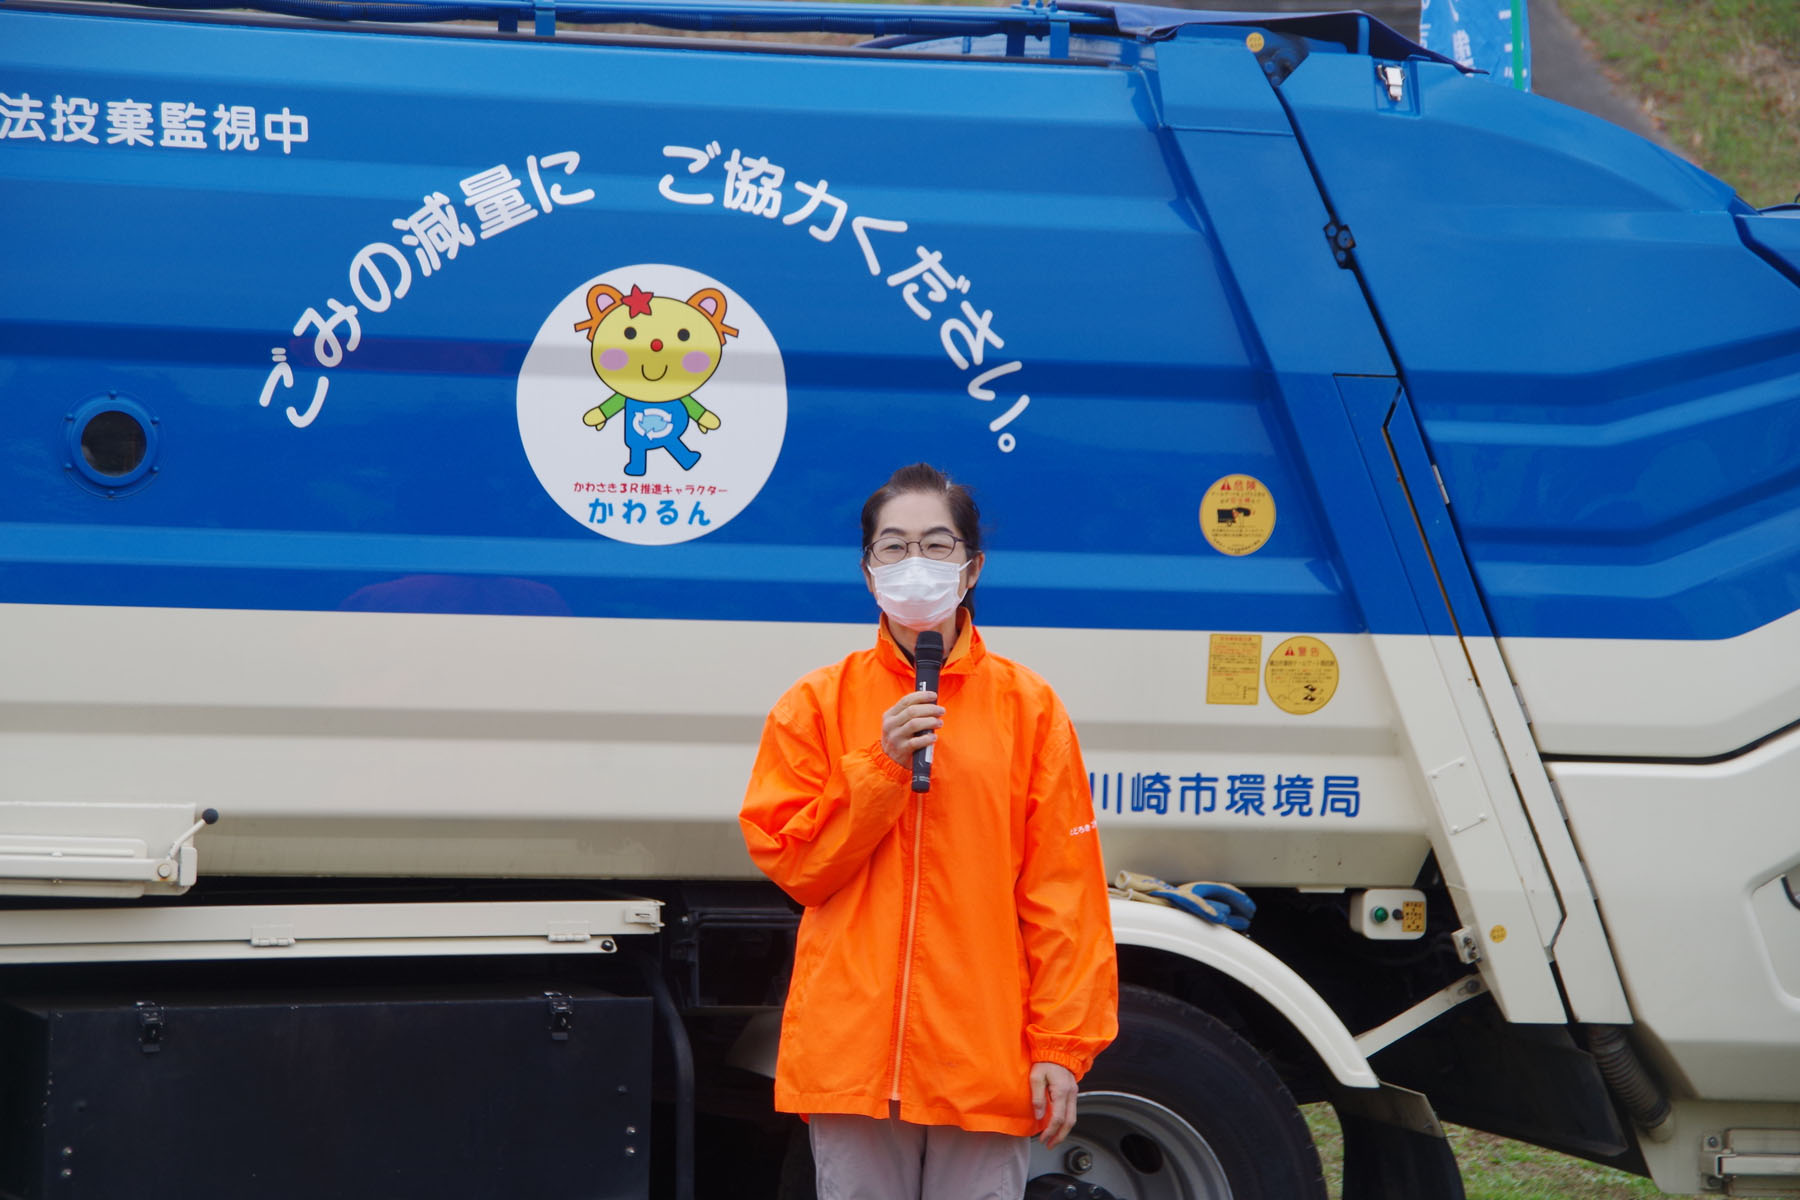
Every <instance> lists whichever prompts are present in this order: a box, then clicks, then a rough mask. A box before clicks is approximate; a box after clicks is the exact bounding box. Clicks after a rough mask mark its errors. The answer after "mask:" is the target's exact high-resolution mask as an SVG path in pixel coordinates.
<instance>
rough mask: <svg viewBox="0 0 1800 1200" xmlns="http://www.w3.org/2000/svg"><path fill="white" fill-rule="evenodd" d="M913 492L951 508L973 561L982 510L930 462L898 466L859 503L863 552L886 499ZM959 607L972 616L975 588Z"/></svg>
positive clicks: (978, 543)
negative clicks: (931, 497)
mask: <svg viewBox="0 0 1800 1200" xmlns="http://www.w3.org/2000/svg"><path fill="white" fill-rule="evenodd" d="M914 492H923V493H925V494H927V495H932V496H942V497H943V498H944V503H945V504H947V505H949V507H950V522H951V524H952V525H954V526H955V527H956V536H957V537H959V538H961V539H962V541H963V545H964V546H966V547H967V548H968V553H969V558H970V560H971V561H972V560H973V559H974V558H975V556H976V555H977V554H980V553H981V509H980V508H979V507H977V506H976V504H975V496H974V494H973V493H971V492H970V491H969V489H968V486H967V485H965V484H961V483H955V482H952V481H951V479H950V476H948V475H946V474H944V473H943V472H942V471H940V470H938V469H937V468H936V467H934V466H932V465H931V464H930V463H922V462H920V463H913V464H912V465H911V466H908V467H901V468H900V469H899V470H898V471H895V472H894V473H893V474H892V475H890V476H888V481H887V482H886V483H884V484H882V485H881V486H880V487H878V488H876V489H875V490H874V491H873V492H872V493H870V495H869V498H868V499H867V500H864V501H863V506H862V544H863V552H864V553H865V554H866V553H868V548H869V544H870V543H871V542H873V541H874V540H875V522H877V521H879V520H880V519H881V510H882V509H883V508H885V507H887V502H888V501H889V500H892V499H894V498H895V497H897V496H906V495H910V494H912V493H914ZM962 606H963V607H964V608H966V609H968V610H969V615H970V616H971V617H972V616H974V615H975V589H974V588H970V589H969V590H968V592H967V593H966V594H965V595H964V596H963V600H962Z"/></svg>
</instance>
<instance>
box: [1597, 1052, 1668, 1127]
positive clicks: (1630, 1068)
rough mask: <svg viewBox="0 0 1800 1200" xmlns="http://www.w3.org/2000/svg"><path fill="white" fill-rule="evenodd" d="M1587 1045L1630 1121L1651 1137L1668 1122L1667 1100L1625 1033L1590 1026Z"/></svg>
mask: <svg viewBox="0 0 1800 1200" xmlns="http://www.w3.org/2000/svg"><path fill="white" fill-rule="evenodd" d="M1587 1043H1588V1051H1589V1053H1591V1054H1592V1055H1593V1056H1594V1062H1595V1063H1596V1064H1597V1065H1598V1066H1599V1067H1600V1075H1601V1077H1602V1078H1604V1079H1605V1080H1606V1086H1607V1087H1608V1088H1610V1089H1611V1090H1612V1094H1613V1095H1614V1096H1617V1097H1618V1098H1619V1103H1621V1104H1623V1105H1624V1106H1625V1111H1626V1112H1628V1113H1630V1114H1631V1119H1632V1120H1633V1121H1635V1122H1636V1123H1637V1124H1638V1126H1639V1127H1640V1128H1642V1129H1643V1130H1644V1131H1645V1132H1646V1133H1649V1134H1650V1135H1651V1136H1653V1137H1654V1136H1655V1135H1656V1133H1657V1132H1658V1131H1659V1130H1660V1129H1661V1128H1662V1126H1663V1125H1664V1124H1666V1123H1667V1122H1668V1119H1669V1098H1668V1096H1667V1095H1665V1094H1664V1093H1663V1090H1662V1088H1661V1087H1660V1086H1659V1085H1658V1084H1657V1082H1656V1080H1654V1079H1652V1078H1650V1072H1649V1071H1647V1070H1645V1069H1644V1064H1643V1063H1642V1062H1640V1061H1639V1060H1638V1056H1637V1052H1636V1051H1635V1050H1633V1049H1632V1048H1631V1043H1630V1042H1629V1041H1627V1040H1626V1038H1625V1031H1624V1030H1623V1029H1621V1028H1620V1027H1619V1026H1617V1025H1589V1026H1588V1027H1587Z"/></svg>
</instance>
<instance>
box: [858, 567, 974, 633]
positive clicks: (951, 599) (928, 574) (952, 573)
mask: <svg viewBox="0 0 1800 1200" xmlns="http://www.w3.org/2000/svg"><path fill="white" fill-rule="evenodd" d="M968 565H969V564H968V563H966V562H964V563H953V562H938V561H937V560H936V559H931V558H917V557H914V558H903V559H901V560H900V561H899V562H897V563H887V564H885V565H883V566H878V567H870V568H869V578H870V579H872V580H873V581H874V583H875V602H876V603H877V604H879V605H881V611H882V612H884V613H886V614H887V615H888V619H889V620H892V621H895V622H897V623H899V624H901V625H904V626H906V628H908V629H911V630H914V631H918V630H924V629H936V628H937V627H938V626H939V625H942V624H943V623H944V618H946V617H948V616H949V615H950V614H951V613H953V612H955V611H956V606H957V605H958V604H961V603H962V598H963V591H964V589H963V586H962V572H963V568H964V567H966V566H968Z"/></svg>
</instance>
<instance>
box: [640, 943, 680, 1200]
mask: <svg viewBox="0 0 1800 1200" xmlns="http://www.w3.org/2000/svg"><path fill="white" fill-rule="evenodd" d="M638 965H639V966H641V967H642V968H643V971H644V981H645V982H646V983H647V984H649V985H650V995H651V996H652V997H654V998H655V1000H656V1010H657V1012H659V1013H661V1014H662V1019H663V1023H664V1024H666V1025H667V1026H668V1027H669V1053H670V1054H671V1055H673V1056H674V1059H675V1200H694V1048H693V1047H692V1046H691V1045H690V1044H689V1043H688V1035H687V1026H685V1025H683V1024H682V1023H681V1013H680V1012H679V1011H678V1010H677V1009H676V1007H675V998H674V997H673V996H671V995H669V983H668V981H667V980H666V979H664V978H663V973H662V965H661V964H660V963H658V962H657V961H656V959H655V958H654V957H653V956H652V955H648V954H646V955H644V956H642V957H641V958H639V959H638Z"/></svg>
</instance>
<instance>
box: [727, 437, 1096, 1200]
mask: <svg viewBox="0 0 1800 1200" xmlns="http://www.w3.org/2000/svg"><path fill="white" fill-rule="evenodd" d="M862 540H863V577H864V580H865V582H866V583H867V584H868V587H869V591H870V592H871V593H873V595H874V596H875V599H876V602H877V603H878V604H879V605H880V606H881V609H882V612H883V616H882V619H881V624H880V627H879V630H878V631H877V635H876V642H875V645H874V646H873V647H871V648H869V649H867V650H861V651H858V652H856V653H855V654H852V655H850V657H848V658H846V659H844V660H843V661H842V662H840V663H836V664H834V665H832V666H829V667H824V668H821V669H819V670H817V671H814V672H812V673H811V674H810V675H807V676H806V677H804V678H803V679H801V680H800V681H799V682H798V683H796V684H795V685H794V686H793V687H792V688H790V689H789V690H788V692H787V694H786V695H784V696H783V697H782V698H781V700H780V702H779V703H778V704H776V706H775V708H774V710H773V711H772V712H771V713H770V714H769V719H768V722H767V723H766V724H765V726H764V728H763V736H762V746H761V748H760V750H759V752H758V754H757V759H756V767H755V770H754V772H753V774H752V776H751V779H750V788H749V794H748V795H747V796H746V798H745V800H744V809H743V813H742V815H741V818H740V819H741V822H742V825H743V829H744V839H745V841H746V842H747V843H748V845H749V848H750V854H751V857H753V858H754V859H755V860H756V863H757V865H758V866H759V867H761V868H762V869H763V871H764V872H765V873H767V874H768V876H769V877H770V878H771V879H773V880H774V881H775V882H776V883H778V884H780V885H781V887H782V888H783V889H785V890H786V891H787V893H788V894H789V895H790V896H792V897H793V898H794V899H796V900H798V901H799V902H800V903H801V904H803V905H805V906H806V914H805V916H804V918H803V919H802V920H801V924H800V938H799V944H798V947H797V949H796V951H795V957H794V974H793V982H792V984H791V986H790V987H789V990H788V999H787V1009H786V1012H785V1014H784V1015H783V1019H782V1031H781V1051H780V1057H779V1060H778V1065H777V1068H776V1075H775V1103H776V1107H777V1108H779V1109H781V1110H782V1111H784V1112H797V1113H801V1114H803V1115H805V1116H806V1117H807V1118H808V1120H809V1122H810V1126H811V1134H812V1144H813V1155H814V1158H815V1160H816V1161H817V1164H818V1182H819V1195H820V1197H821V1200H919V1198H920V1197H925V1198H928V1200H988V1198H992V1200H1018V1197H1019V1196H1020V1195H1021V1193H1022V1192H1023V1191H1024V1187H1025V1182H1026V1180H1025V1171H1026V1161H1027V1158H1028V1157H1029V1143H1028V1139H1029V1137H1030V1135H1032V1134H1034V1133H1039V1134H1041V1135H1042V1137H1043V1141H1044V1144H1045V1145H1046V1146H1054V1145H1056V1144H1057V1142H1059V1141H1061V1140H1062V1139H1063V1138H1064V1137H1065V1136H1066V1135H1067V1134H1068V1132H1069V1130H1070V1129H1071V1128H1072V1127H1073V1126H1074V1124H1075V1093H1076V1081H1077V1080H1079V1079H1080V1078H1081V1076H1082V1075H1083V1074H1084V1073H1085V1072H1086V1071H1087V1069H1088V1067H1089V1066H1090V1065H1091V1064H1092V1063H1093V1061H1094V1057H1095V1056H1096V1055H1097V1054H1099V1052H1100V1051H1101V1050H1102V1049H1104V1048H1105V1046H1106V1045H1107V1043H1108V1042H1110V1041H1111V1040H1112V1038H1113V1035H1114V1033H1115V1032H1116V1031H1117V1028H1118V1022H1117V1009H1118V978H1117V970H1116V965H1115V962H1114V957H1113V942H1112V928H1111V921H1110V918H1109V915H1108V911H1107V899H1106V880H1105V874H1104V868H1103V867H1102V865H1101V859H1100V844H1099V840H1098V835H1097V834H1096V833H1095V831H1094V810H1093V803H1092V801H1091V799H1090V798H1089V794H1088V786H1087V775H1086V771H1085V769H1084V768H1083V766H1082V763H1081V751H1080V747H1079V746H1078V745H1077V744H1076V741H1075V731H1074V729H1073V728H1072V727H1071V726H1070V723H1069V717H1068V714H1067V713H1066V712H1065V711H1064V710H1063V706H1062V703H1061V701H1059V700H1058V699H1057V698H1056V694H1055V693H1054V692H1052V691H1051V690H1050V688H1049V686H1048V685H1046V684H1045V683H1044V681H1043V680H1042V679H1040V678H1038V676H1036V675H1035V674H1033V673H1032V672H1030V671H1028V670H1026V669H1025V668H1024V667H1021V666H1019V665H1018V664H1016V663H1013V662H1011V661H1009V660H1007V659H1004V658H1001V657H999V656H998V655H995V654H990V653H989V652H988V650H987V648H986V647H985V646H984V645H983V644H982V639H981V635H980V634H979V633H977V632H976V630H975V626H974V623H973V620H972V617H971V612H972V609H971V605H970V599H969V593H971V592H973V591H974V588H975V583H976V581H977V580H978V579H979V578H980V576H981V569H982V565H983V563H984V562H985V561H986V560H985V556H984V555H983V554H982V552H981V529H980V514H979V513H978V512H977V510H976V507H975V503H974V500H973V499H972V498H971V497H970V495H969V492H968V489H966V488H964V487H962V486H961V485H958V484H953V483H951V482H950V480H949V479H948V478H946V477H945V476H944V475H943V474H942V473H941V472H940V471H938V470H937V469H936V468H934V467H931V466H927V465H925V464H923V463H919V464H915V465H913V466H910V467H903V468H902V469H900V470H899V471H896V472H895V473H894V475H893V478H891V479H890V480H888V482H887V484H886V485H885V486H884V487H882V488H881V489H880V490H879V491H877V492H876V493H875V494H874V495H872V496H870V497H869V499H868V501H867V503H865V504H864V505H863V510H862ZM925 630H936V631H937V632H938V633H939V634H941V635H942V637H943V644H944V646H945V647H947V650H946V652H945V655H944V665H943V671H942V676H941V682H940V684H939V690H938V691H936V692H931V691H915V690H914V687H915V678H916V676H915V667H914V664H913V648H914V646H915V645H916V643H917V641H918V637H919V634H920V633H921V632H923V631H925ZM940 735H941V740H940ZM927 746H929V747H931V748H932V751H933V762H932V767H931V787H930V790H929V791H927V792H924V793H915V792H913V790H912V786H911V782H912V766H911V764H912V760H913V752H914V751H916V750H920V749H923V748H925V747H927Z"/></svg>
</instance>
